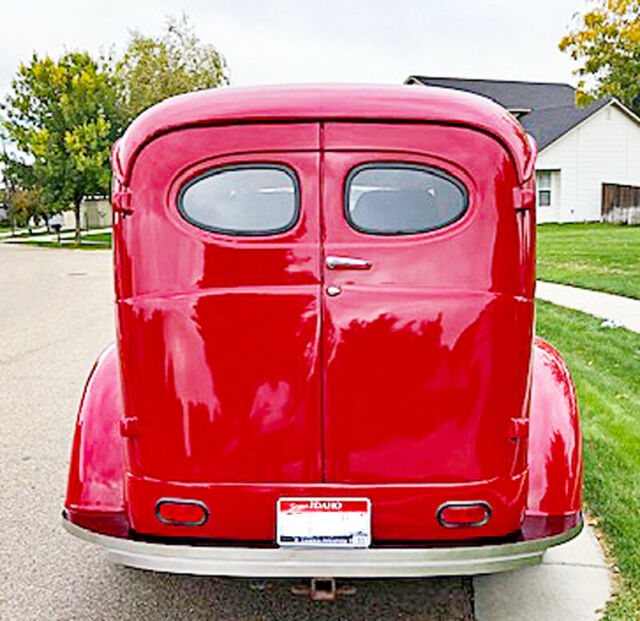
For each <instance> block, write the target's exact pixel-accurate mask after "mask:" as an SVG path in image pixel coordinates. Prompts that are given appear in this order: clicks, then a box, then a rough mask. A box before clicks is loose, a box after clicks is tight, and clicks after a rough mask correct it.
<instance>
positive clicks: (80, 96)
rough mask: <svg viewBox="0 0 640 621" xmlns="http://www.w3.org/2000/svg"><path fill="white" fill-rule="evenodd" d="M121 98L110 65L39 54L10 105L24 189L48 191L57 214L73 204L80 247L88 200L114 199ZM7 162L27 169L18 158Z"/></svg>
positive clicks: (15, 85)
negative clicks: (112, 168) (110, 194)
mask: <svg viewBox="0 0 640 621" xmlns="http://www.w3.org/2000/svg"><path fill="white" fill-rule="evenodd" d="M120 92H121V88H120V86H119V82H118V79H117V78H116V77H115V76H114V75H113V73H112V71H111V68H110V67H109V66H108V64H107V63H106V61H96V60H94V59H93V58H91V56H89V54H88V53H86V52H72V53H68V54H65V55H64V56H62V57H61V58H60V59H59V60H58V61H57V62H56V61H54V60H52V59H51V58H49V57H48V56H45V57H42V58H40V57H39V56H38V55H37V54H34V55H33V57H32V58H31V62H30V63H28V64H21V65H20V67H19V69H18V73H17V75H16V77H15V78H14V80H13V81H12V84H11V91H10V93H9V95H8V96H7V98H6V100H5V103H4V104H3V105H2V108H3V110H4V112H5V117H6V118H5V120H4V121H3V123H2V124H3V127H4V130H5V133H6V135H7V137H8V138H9V140H11V142H12V143H13V145H14V146H15V148H16V149H17V151H18V152H20V153H21V154H22V155H23V156H26V161H27V162H29V163H28V164H23V165H22V176H23V178H25V179H26V180H27V181H26V183H25V184H24V185H26V186H27V187H31V188H38V189H39V190H40V193H41V194H40V195H41V199H42V201H43V203H44V205H45V208H46V209H47V210H48V211H49V212H55V211H61V210H63V209H66V208H67V207H68V205H69V204H73V206H74V209H75V215H76V240H77V241H79V240H80V205H81V203H82V199H83V197H84V196H86V195H88V194H104V193H107V191H108V187H109V179H110V173H109V154H110V149H111V145H112V144H113V142H114V140H115V139H116V138H117V137H118V136H119V135H120V133H121V132H122V129H123V127H124V123H125V113H124V109H123V106H122V104H121V100H120V97H119V95H120ZM6 159H8V160H9V162H8V163H9V165H13V166H14V167H15V168H20V166H19V162H18V161H17V159H16V158H11V157H8V156H6Z"/></svg>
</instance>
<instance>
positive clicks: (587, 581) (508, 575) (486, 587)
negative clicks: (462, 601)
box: [473, 527, 612, 621]
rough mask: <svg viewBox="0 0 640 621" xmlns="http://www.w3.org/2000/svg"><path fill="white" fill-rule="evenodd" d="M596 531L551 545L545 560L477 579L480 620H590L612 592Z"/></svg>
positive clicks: (596, 615) (474, 582) (476, 598)
mask: <svg viewBox="0 0 640 621" xmlns="http://www.w3.org/2000/svg"><path fill="white" fill-rule="evenodd" d="M610 576H611V572H610V570H609V567H608V566H607V564H606V562H605V558H604V553H603V552H602V548H601V547H600V544H599V543H598V540H597V539H596V537H595V535H594V534H593V531H592V530H591V528H589V527H585V528H584V530H583V531H582V533H580V535H578V537H576V538H575V539H574V540H573V541H570V542H568V543H565V544H563V545H560V546H557V547H555V548H551V549H550V550H548V551H547V553H546V554H545V555H544V559H543V561H542V564H540V565H538V566H535V567H525V568H524V569H520V570H518V571H509V572H505V573H502V574H491V575H487V576H476V577H475V578H474V579H473V590H474V596H475V614H476V619H477V621H502V620H504V621H532V620H533V619H535V621H558V620H561V619H571V621H587V620H589V621H591V620H592V619H597V618H598V617H599V616H600V615H599V611H601V610H602V609H603V608H604V606H605V604H606V602H607V600H608V599H609V598H610V597H611V594H612V588H611V587H612V585H611V578H610Z"/></svg>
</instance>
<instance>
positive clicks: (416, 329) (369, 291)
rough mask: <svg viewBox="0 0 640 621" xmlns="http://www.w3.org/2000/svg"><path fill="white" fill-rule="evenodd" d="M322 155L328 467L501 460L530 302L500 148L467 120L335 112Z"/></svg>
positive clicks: (436, 477) (412, 478)
mask: <svg viewBox="0 0 640 621" xmlns="http://www.w3.org/2000/svg"><path fill="white" fill-rule="evenodd" d="M322 171H323V172H322V177H323V191H322V202H321V209H322V220H323V223H324V240H323V252H324V320H323V358H324V437H325V463H324V476H325V480H326V481H328V482H333V481H340V482H349V483H391V482H421V483H428V482H444V483H446V482H451V483H456V482H465V481H479V480H488V479H491V478H492V477H495V476H499V475H501V474H506V473H508V472H509V470H510V468H511V467H512V461H513V458H514V446H515V444H514V442H513V441H512V440H511V439H510V437H509V433H510V424H511V423H510V421H511V418H516V417H519V416H522V415H523V414H524V408H525V394H526V385H527V375H528V353H527V352H528V351H530V346H531V323H532V312H533V306H532V301H531V300H530V299H527V298H525V297H524V296H523V289H522V280H521V275H520V265H519V255H518V246H517V243H516V240H517V228H516V214H515V210H514V209H513V203H512V200H513V199H512V195H513V192H512V188H513V186H514V184H515V183H516V179H515V170H514V167H513V164H512V162H511V160H510V159H509V156H508V154H507V152H506V151H505V150H504V149H503V147H502V146H501V145H500V144H499V143H498V142H497V141H495V140H494V139H492V138H490V137H488V136H486V135H484V134H481V133H479V132H475V131H472V130H470V129H464V128H455V127H444V126H437V125H430V126H429V125H402V124H396V125H384V124H357V123H330V124H327V125H326V128H325V152H324V154H323V162H322Z"/></svg>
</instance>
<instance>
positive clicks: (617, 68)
mask: <svg viewBox="0 0 640 621" xmlns="http://www.w3.org/2000/svg"><path fill="white" fill-rule="evenodd" d="M559 47H560V49H561V50H562V51H563V52H568V53H569V54H570V55H571V58H573V59H574V60H576V61H579V62H580V63H581V66H580V67H579V68H578V69H577V70H576V73H577V74H578V75H579V76H582V77H587V76H590V77H592V78H593V79H595V82H596V86H595V88H594V89H592V92H591V93H585V92H584V90H583V89H584V80H582V81H581V82H580V88H579V98H578V103H579V104H580V103H588V102H589V101H590V100H591V98H592V97H603V96H606V95H611V96H614V97H617V98H618V99H619V100H620V101H623V102H624V103H625V104H626V105H628V106H629V107H630V108H632V109H633V110H635V111H636V112H640V78H639V77H638V76H640V0H595V3H592V4H591V8H590V10H588V11H586V12H585V13H584V14H583V15H581V16H580V17H579V20H578V22H577V23H576V24H575V27H574V29H573V30H572V31H571V32H570V33H569V34H567V35H566V36H564V37H563V38H562V40H561V41H560V44H559Z"/></svg>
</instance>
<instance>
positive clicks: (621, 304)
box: [536, 281, 640, 332]
mask: <svg viewBox="0 0 640 621" xmlns="http://www.w3.org/2000/svg"><path fill="white" fill-rule="evenodd" d="M536 297H537V298H539V299H541V300H546V301H547V302H553V303H554V304H559V305H560V306H566V307H567V308H573V309H575V310H579V311H582V312H583V313H589V314H590V315H595V316H596V317H602V318H603V319H615V320H617V321H619V322H620V323H621V324H622V326H623V327H625V328H626V329H627V330H632V331H633V332H640V300H634V299H633V298H625V297H623V296H621V295H612V294H611V293H602V292H601V291H591V290H590V289H579V288H578V287H568V286H567V285H557V284H555V283H551V282H541V281H538V283H537V286H536Z"/></svg>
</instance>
